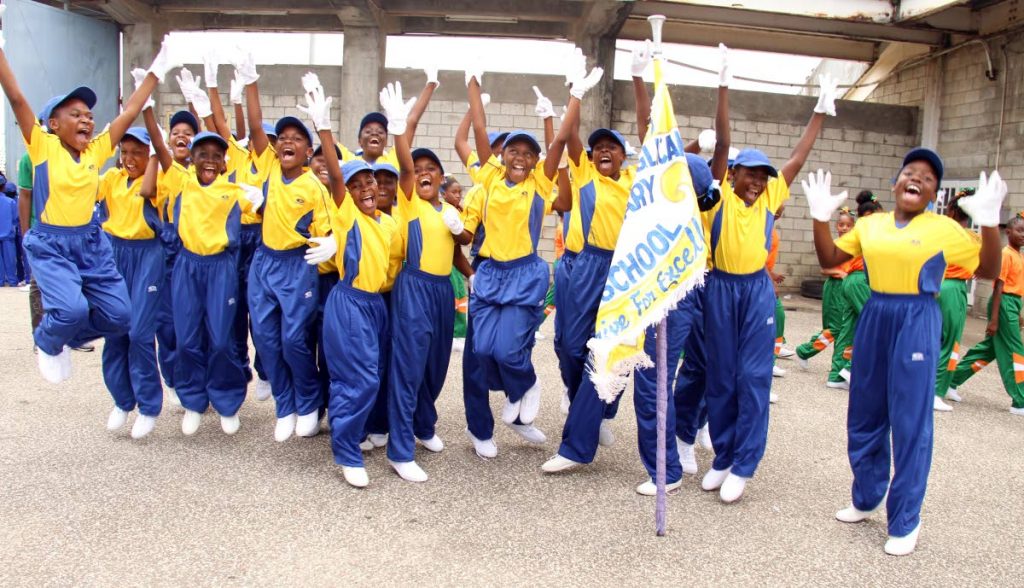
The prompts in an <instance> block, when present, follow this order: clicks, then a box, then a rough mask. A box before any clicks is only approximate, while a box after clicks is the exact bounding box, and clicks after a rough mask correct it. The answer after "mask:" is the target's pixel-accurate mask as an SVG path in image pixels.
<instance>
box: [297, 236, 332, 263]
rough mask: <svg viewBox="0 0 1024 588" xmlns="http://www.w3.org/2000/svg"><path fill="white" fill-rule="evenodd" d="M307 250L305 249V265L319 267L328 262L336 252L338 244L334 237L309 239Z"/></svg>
mask: <svg viewBox="0 0 1024 588" xmlns="http://www.w3.org/2000/svg"><path fill="white" fill-rule="evenodd" d="M309 244H310V247H309V249H306V256H305V257H306V263H308V264H309V265H320V264H321V263H323V262H325V261H328V260H330V259H331V258H332V257H334V254H336V253H337V252H338V242H337V241H336V240H335V239H334V237H310V238H309ZM313 245H316V246H315V247H314V246H313Z"/></svg>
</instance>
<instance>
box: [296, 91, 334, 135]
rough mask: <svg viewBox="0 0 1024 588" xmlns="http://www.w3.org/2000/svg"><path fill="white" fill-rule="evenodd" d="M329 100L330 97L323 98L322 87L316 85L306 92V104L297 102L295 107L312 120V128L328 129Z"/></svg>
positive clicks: (329, 127) (329, 117)
mask: <svg viewBox="0 0 1024 588" xmlns="http://www.w3.org/2000/svg"><path fill="white" fill-rule="evenodd" d="M303 83H305V81H304V82H303ZM331 100H332V99H331V98H324V89H323V87H322V86H319V85H317V86H316V87H313V88H312V89H311V90H310V91H309V92H306V106H303V105H301V104H299V105H297V106H296V108H298V109H299V110H300V111H301V112H303V113H305V115H306V116H308V117H309V118H310V120H312V121H313V128H314V129H316V130H317V131H329V130H331Z"/></svg>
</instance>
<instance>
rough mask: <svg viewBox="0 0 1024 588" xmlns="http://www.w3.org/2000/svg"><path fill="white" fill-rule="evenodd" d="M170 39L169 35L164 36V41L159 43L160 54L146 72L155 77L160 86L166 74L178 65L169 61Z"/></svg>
mask: <svg viewBox="0 0 1024 588" xmlns="http://www.w3.org/2000/svg"><path fill="white" fill-rule="evenodd" d="M170 38H171V37H170V35H164V40H163V42H161V43H160V52H159V53H157V54H156V57H155V58H154V59H153V63H152V64H151V65H150V66H149V70H148V73H151V74H153V75H155V76H156V79H158V80H160V83H161V84H162V83H164V78H165V77H167V72H169V71H171V70H172V69H174V68H175V67H177V66H178V64H176V63H174V62H173V61H171V48H170V45H171V42H170Z"/></svg>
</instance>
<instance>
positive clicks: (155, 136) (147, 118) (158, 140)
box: [142, 108, 174, 171]
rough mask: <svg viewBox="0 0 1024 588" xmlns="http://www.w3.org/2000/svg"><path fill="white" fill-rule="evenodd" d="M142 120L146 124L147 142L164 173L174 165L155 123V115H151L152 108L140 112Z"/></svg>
mask: <svg viewBox="0 0 1024 588" xmlns="http://www.w3.org/2000/svg"><path fill="white" fill-rule="evenodd" d="M142 120H143V121H144V122H145V124H146V132H147V133H149V141H150V144H151V145H152V146H153V150H154V151H155V152H156V158H157V161H159V162H160V169H162V170H164V171H167V170H169V169H171V165H173V164H174V157H173V156H171V151H170V149H168V148H167V142H166V141H164V133H163V131H162V130H160V126H159V125H158V124H157V123H156V115H155V114H153V109H152V108H147V109H146V110H143V111H142Z"/></svg>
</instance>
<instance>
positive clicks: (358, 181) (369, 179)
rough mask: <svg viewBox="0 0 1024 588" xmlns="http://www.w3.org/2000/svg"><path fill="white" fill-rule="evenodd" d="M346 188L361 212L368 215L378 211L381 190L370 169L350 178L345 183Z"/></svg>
mask: <svg viewBox="0 0 1024 588" xmlns="http://www.w3.org/2000/svg"><path fill="white" fill-rule="evenodd" d="M345 189H346V190H348V193H349V194H351V195H352V201H353V202H355V203H356V208H358V209H359V212H361V213H363V214H365V215H366V216H373V215H374V213H376V212H377V196H378V195H379V190H378V187H377V180H375V179H374V178H373V173H372V172H370V170H363V171H361V172H359V173H357V174H356V175H355V176H353V177H352V178H350V179H349V181H348V182H346V183H345Z"/></svg>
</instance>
